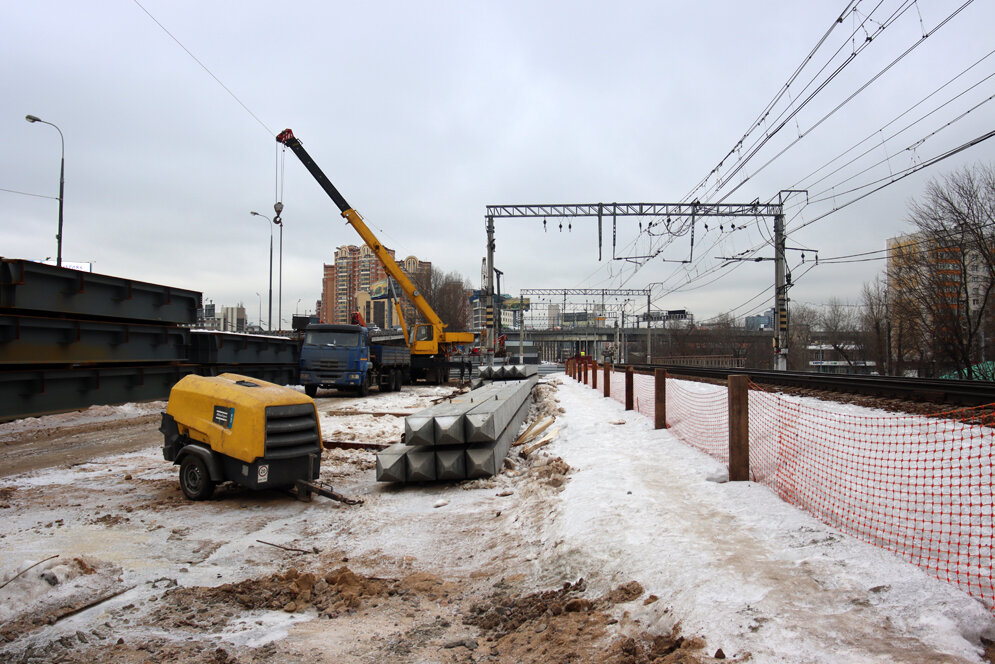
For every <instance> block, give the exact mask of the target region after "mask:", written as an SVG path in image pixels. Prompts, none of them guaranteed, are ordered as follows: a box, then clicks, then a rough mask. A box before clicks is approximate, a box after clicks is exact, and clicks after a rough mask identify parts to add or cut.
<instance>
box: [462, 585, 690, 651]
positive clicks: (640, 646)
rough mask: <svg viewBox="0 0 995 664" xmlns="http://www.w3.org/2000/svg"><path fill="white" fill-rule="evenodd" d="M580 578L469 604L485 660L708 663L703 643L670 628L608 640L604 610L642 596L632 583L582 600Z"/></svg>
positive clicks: (608, 618)
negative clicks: (483, 638) (485, 647)
mask: <svg viewBox="0 0 995 664" xmlns="http://www.w3.org/2000/svg"><path fill="white" fill-rule="evenodd" d="M585 590H586V584H585V583H584V580H583V579H580V580H579V581H577V582H576V583H573V584H571V583H566V584H564V585H563V587H562V588H560V589H558V590H547V591H544V592H539V593H533V594H531V595H527V596H525V597H510V596H502V595H496V596H494V597H492V598H491V599H490V600H488V601H485V602H480V603H478V604H476V605H474V606H473V607H472V609H471V611H470V614H469V615H467V616H465V617H464V618H463V622H464V623H465V624H468V625H473V626H475V627H478V628H480V629H481V630H483V631H484V632H485V633H487V635H488V636H487V641H488V642H490V643H491V646H490V653H489V654H490V656H491V657H492V658H495V659H497V660H498V661H501V662H590V663H592V664H651V663H656V662H659V663H663V662H687V663H688V664H691V663H694V662H702V661H707V659H706V658H704V657H703V656H702V655H701V654H700V651H701V650H702V648H703V647H704V643H703V642H702V641H700V640H699V639H688V638H685V637H683V636H681V635H680V633H679V631H678V630H677V629H676V628H675V629H674V631H673V632H671V633H670V634H666V635H659V634H657V635H654V634H649V633H643V634H640V635H639V636H638V637H631V636H622V637H614V638H612V637H611V636H610V635H609V630H608V628H609V626H611V625H614V624H616V623H617V622H618V621H617V620H616V619H615V618H613V617H611V616H610V615H609V614H608V613H607V611H608V610H609V609H611V607H612V606H614V605H615V604H617V603H621V602H629V601H632V600H634V599H637V598H638V597H640V596H641V595H642V594H643V587H642V586H641V585H640V584H639V583H637V582H635V581H631V582H629V583H627V584H624V585H622V586H619V587H618V588H615V589H613V590H612V591H611V592H609V593H608V594H607V595H605V596H604V597H601V598H596V599H594V600H591V599H588V598H585V597H583V596H581V595H582V593H583V592H584V591H585Z"/></svg>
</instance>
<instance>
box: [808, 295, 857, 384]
mask: <svg viewBox="0 0 995 664" xmlns="http://www.w3.org/2000/svg"><path fill="white" fill-rule="evenodd" d="M816 320H817V324H818V326H819V327H820V328H821V329H822V332H823V335H824V339H825V342H826V343H827V344H829V345H830V346H832V348H833V350H835V351H836V353H837V354H838V355H839V356H840V357H841V358H843V361H844V362H846V363H847V366H849V367H853V363H854V360H855V359H857V358H856V355H857V353H858V352H859V351H860V345H861V344H860V340H859V337H860V334H859V326H858V320H859V318H858V315H857V310H856V308H855V307H853V306H851V305H850V304H849V303H847V302H843V301H842V300H840V299H839V298H835V297H832V298H829V301H828V302H827V303H826V306H825V307H824V308H823V309H822V311H820V312H819V314H818V317H817V319H816Z"/></svg>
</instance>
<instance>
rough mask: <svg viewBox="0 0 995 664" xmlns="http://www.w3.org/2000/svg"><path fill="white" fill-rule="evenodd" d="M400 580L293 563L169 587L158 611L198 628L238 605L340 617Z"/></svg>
mask: <svg viewBox="0 0 995 664" xmlns="http://www.w3.org/2000/svg"><path fill="white" fill-rule="evenodd" d="M397 586H398V582H397V581H396V580H392V579H378V578H374V577H367V576H363V575H361V574H356V573H355V572H353V571H352V570H350V569H349V568H348V567H339V568H337V569H335V570H332V571H331V572H328V573H326V574H324V575H321V574H320V573H318V574H316V573H314V572H301V571H299V570H297V569H296V568H290V569H289V570H287V571H286V572H283V573H282V574H273V575H270V576H266V577H261V578H255V579H246V580H245V581H240V582H238V583H227V584H224V585H221V586H217V587H214V588H202V587H194V588H177V589H175V590H172V591H170V592H168V593H166V595H165V596H164V597H163V601H164V604H165V606H162V607H160V608H159V609H158V611H157V614H156V616H155V617H156V619H157V620H159V621H166V622H169V623H171V624H172V625H173V626H175V627H195V628H203V627H206V626H211V627H217V626H219V625H222V624H225V623H227V622H228V620H229V619H230V618H231V616H232V615H233V612H232V610H231V609H233V608H238V609H249V610H261V609H266V610H271V611H272V610H282V611H286V612H288V613H296V612H300V611H305V610H309V609H313V610H315V611H317V612H318V613H319V615H322V616H326V617H329V618H335V617H338V615H339V614H341V613H343V612H346V611H357V610H360V609H362V608H363V606H364V600H368V599H370V598H374V597H382V596H385V595H387V594H391V595H393V594H396V592H397V590H396V588H397ZM226 606H227V607H228V608H225V607H226Z"/></svg>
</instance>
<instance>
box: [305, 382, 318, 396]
mask: <svg viewBox="0 0 995 664" xmlns="http://www.w3.org/2000/svg"><path fill="white" fill-rule="evenodd" d="M304 394H306V395H308V396H309V397H311V398H312V399H313V398H314V397H315V396H317V394H318V386H317V385H305V386H304Z"/></svg>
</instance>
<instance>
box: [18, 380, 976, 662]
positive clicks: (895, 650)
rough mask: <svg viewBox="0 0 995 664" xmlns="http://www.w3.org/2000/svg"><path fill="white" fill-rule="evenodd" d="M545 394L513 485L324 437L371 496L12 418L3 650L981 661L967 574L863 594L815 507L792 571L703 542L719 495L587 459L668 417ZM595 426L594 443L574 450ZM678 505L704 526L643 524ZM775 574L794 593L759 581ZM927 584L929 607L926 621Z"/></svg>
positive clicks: (148, 423)
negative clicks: (217, 481)
mask: <svg viewBox="0 0 995 664" xmlns="http://www.w3.org/2000/svg"><path fill="white" fill-rule="evenodd" d="M454 389H455V388H452V387H405V388H404V390H403V391H402V392H400V393H392V394H383V395H380V394H373V395H371V396H370V397H368V398H366V399H357V398H354V397H350V396H343V395H337V394H335V393H333V392H321V393H320V394H319V398H318V399H317V404H318V409H319V412H320V413H321V425H322V434H323V438H325V439H326V440H338V441H357V442H368V443H390V442H395V441H397V440H399V439H400V436H401V433H402V432H403V414H404V413H410V412H415V411H417V410H420V409H421V408H424V407H427V406H428V405H430V404H431V403H432V402H433V400H437V399H440V398H444V397H445V396H446V395H447V394H450V393H451V392H452V391H453V390H454ZM536 395H537V401H536V405H535V406H534V408H533V413H532V415H531V417H530V419H529V420H528V421H527V422H526V424H528V423H529V422H532V421H535V420H537V419H540V420H541V419H546V420H548V419H550V418H552V417H556V418H557V421H556V423H554V424H553V425H551V426H550V428H549V429H547V434H551V435H550V436H549V440H550V441H551V444H549V445H547V446H545V447H542V448H541V449H536V450H535V451H533V452H531V453H530V454H529V455H528V457H526V458H523V457H522V456H521V455H520V454H519V450H521V449H522V448H520V447H519V448H515V449H514V450H513V451H512V454H511V456H510V458H509V461H508V463H507V467H506V469H505V471H504V472H503V473H502V474H501V475H499V476H498V477H494V478H488V479H478V480H473V481H465V482H461V483H432V484H424V485H387V484H380V483H377V482H376V481H375V452H374V451H372V450H363V449H348V450H346V449H330V450H326V451H325V453H324V456H323V459H322V473H321V478H322V481H323V482H326V483H329V484H331V485H333V486H334V488H335V490H336V491H338V492H340V493H342V494H344V495H346V496H348V497H351V498H358V499H361V500H362V501H363V503H362V504H360V505H355V506H349V505H344V504H342V503H338V502H334V501H331V500H328V499H325V498H315V500H314V501H312V502H310V503H305V502H300V501H297V500H295V499H294V498H293V497H291V496H290V495H288V494H286V493H282V492H278V491H260V492H253V491H249V490H245V489H242V488H239V487H236V486H233V485H223V486H221V487H219V489H218V490H217V492H216V495H215V497H214V498H213V499H212V500H209V501H205V502H192V501H189V500H186V499H185V498H184V496H183V494H182V493H181V491H180V488H179V484H178V482H177V472H176V468H175V467H174V466H172V465H171V464H170V463H168V462H165V461H163V459H162V454H161V434H160V433H159V432H158V425H159V415H158V413H159V412H160V411H161V410H162V409H163V408H164V407H165V403H164V402H158V403H148V404H132V405H128V406H123V407H114V408H111V407H98V408H93V409H90V410H89V411H85V412H83V413H79V414H67V415H56V416H49V417H46V418H39V419H32V420H23V421H16V422H11V423H7V424H3V425H0V518H2V526H0V561H2V562H0V583H3V584H4V585H3V586H2V587H0V661H4V662H11V663H21V662H71V663H76V662H78V663H84V662H86V663H87V664H89V663H92V662H97V661H99V662H112V663H132V662H134V663H144V662H164V661H169V662H179V663H192V662H205V663H207V662H210V663H217V664H231V663H234V662H241V663H245V664H249V663H253V662H301V663H304V662H308V663H320V662H340V663H344V664H349V663H360V662H363V663H367V662H370V663H372V662H384V661H392V662H411V663H416V662H425V663H429V662H438V663H450V662H496V663H509V664H510V663H511V662H597V663H601V662H612V663H615V662H617V663H620V664H621V663H633V664H635V663H643V662H712V661H759V662H766V661H778V662H781V661H783V662H824V661H825V662H828V661H882V662H883V661H908V662H978V661H984V659H983V658H984V654H983V645H982V644H983V641H982V637H983V636H985V635H987V636H991V635H992V622H991V615H990V613H989V612H988V611H987V610H986V609H984V608H982V607H973V605H972V601H973V600H971V599H970V598H967V597H966V596H965V597H963V598H962V597H960V595H959V594H958V593H959V591H955V590H949V591H948V590H946V589H944V586H942V585H941V584H939V582H936V581H935V580H928V579H926V577H925V576H924V575H919V576H917V575H916V572H915V568H912V567H911V566H905V565H904V564H896V567H895V569H894V570H893V569H892V568H890V567H888V568H887V569H885V568H884V567H882V566H879V567H877V568H875V567H874V565H873V561H872V562H871V563H866V564H864V567H869V568H873V569H872V572H873V573H874V574H877V575H879V576H881V577H882V578H884V579H885V581H882V585H880V586H874V582H872V581H867V582H866V583H864V585H866V586H867V587H866V588H861V587H858V586H859V585H861V584H860V583H857V582H856V581H854V579H856V578H858V577H857V575H858V574H862V573H864V572H866V570H863V571H861V572H859V573H858V572H854V573H853V575H852V576H844V577H843V578H842V579H841V578H840V577H839V576H834V575H836V574H838V573H839V570H841V569H844V568H845V567H846V565H848V564H851V565H852V561H854V560H856V559H861V560H863V559H865V558H866V557H867V555H868V554H867V551H866V550H865V549H863V548H860V547H859V546H857V545H853V544H852V543H846V542H844V543H843V544H842V545H841V544H840V540H841V539H842V538H841V537H840V536H839V535H838V534H835V533H834V532H833V531H831V530H830V529H828V528H824V527H819V526H815V525H813V522H811V521H810V520H808V518H807V517H798V518H797V520H795V519H794V517H792V518H783V517H781V518H779V526H778V527H780V528H786V529H791V530H792V532H793V533H794V534H793V535H792V537H794V538H795V539H792V540H790V541H791V542H797V544H798V546H799V547H800V548H802V549H804V551H805V555H804V560H803V559H802V558H794V555H795V554H794V553H793V548H792V547H789V546H788V545H780V544H779V545H775V546H772V550H773V553H772V554H769V553H768V554H764V555H766V556H767V557H769V558H772V559H775V560H780V563H783V565H782V567H780V568H778V569H775V565H774V564H773V563H771V564H769V565H768V564H767V563H764V565H760V566H758V565H756V564H755V563H756V560H755V558H757V557H758V556H759V555H760V554H759V553H758V550H759V548H761V547H760V546H759V545H757V544H756V542H754V541H752V540H751V541H750V542H747V538H748V535H738V534H736V533H735V532H733V530H734V527H735V524H734V523H732V522H731V521H729V523H728V525H729V527H730V532H729V534H728V535H727V536H726V537H725V538H723V541H717V542H716V541H707V534H706V532H705V530H706V529H705V526H704V525H701V524H703V523H704V522H706V521H708V520H709V519H710V518H711V517H709V516H707V515H706V514H705V513H706V511H708V509H709V508H708V506H699V507H698V508H695V507H694V506H691V505H690V502H687V504H685V503H682V502H681V501H682V500H684V499H683V498H682V496H683V495H684V494H686V493H687V490H685V489H684V488H681V487H680V486H670V487H666V486H664V485H663V484H664V483H661V481H660V480H658V479H653V478H650V481H649V483H647V478H646V477H642V478H640V477H637V476H636V475H632V474H630V473H628V472H623V473H621V474H619V475H617V476H608V477H607V478H605V477H599V476H597V474H596V471H597V469H598V468H608V467H609V466H610V464H605V463H603V462H601V461H600V460H599V459H598V458H597V457H596V456H593V457H592V456H590V455H591V454H594V455H597V454H600V453H601V452H599V451H597V450H599V449H601V448H605V452H609V451H610V450H609V449H608V448H609V447H610V446H612V445H614V446H617V447H616V449H617V450H619V453H624V441H633V442H638V441H639V439H640V438H647V437H648V436H650V435H656V434H653V432H652V431H651V426H650V425H649V424H647V423H646V422H642V421H640V418H641V416H638V415H634V414H632V413H624V412H623V411H621V410H620V409H621V406H620V405H619V404H617V403H615V402H611V401H608V400H600V399H598V397H597V395H596V394H594V393H593V391H591V390H590V389H586V391H585V388H582V387H578V386H577V385H576V384H574V383H573V382H572V381H570V380H569V379H565V378H564V377H563V376H562V374H560V375H559V376H558V377H557V376H553V377H550V378H547V379H544V380H543V381H542V383H541V384H540V385H539V387H538V388H537V390H536ZM560 397H563V398H562V399H561V398H560ZM579 411H586V412H584V416H583V417H581V418H579V419H573V420H572V419H571V413H576V412H579ZM595 411H597V412H595ZM641 419H645V418H641ZM658 433H659V435H666V434H665V433H664V432H658ZM582 439H583V440H586V441H589V447H587V448H583V447H578V456H577V458H576V460H572V459H571V456H570V454H569V453H568V452H569V450H570V449H571V448H570V445H571V442H572V441H579V440H582ZM668 444H669V443H668ZM599 446H600V447H599ZM584 449H587V450H588V452H584ZM674 449H676V448H674ZM664 452H665V456H666V458H667V459H668V461H667V462H666V463H668V464H671V463H672V464H676V465H677V466H680V465H681V464H691V463H695V464H698V465H702V464H704V465H705V468H704V470H703V471H702V476H701V477H695V478H693V482H692V484H693V485H695V486H697V485H701V487H700V490H704V491H716V492H721V491H726V488H725V487H731V485H729V484H720V483H716V482H715V481H713V480H712V479H709V478H705V477H704V475H706V474H708V473H713V474H714V472H715V468H713V467H712V466H710V465H708V464H707V463H706V462H704V461H702V459H703V457H701V456H700V455H697V453H695V452H693V451H690V450H689V451H688V452H687V454H686V455H685V456H680V455H684V453H683V452H680V453H679V454H677V455H675V452H674V450H672V449H669V448H668V450H664ZM585 455H586V456H585ZM695 455H697V456H695ZM572 463H577V464H580V466H581V467H584V468H590V469H591V474H588V475H583V474H579V473H578V472H577V471H578V469H577V468H574V467H572V465H571V464H572ZM653 463H655V464H658V463H660V460H658V459H654V460H653ZM585 478H586V479H585ZM571 483H574V484H573V486H571ZM593 486H598V487H601V491H602V493H599V492H598V491H596V490H593V489H592V488H591V487H593ZM651 486H654V487H655V489H657V490H659V491H660V495H650V494H647V493H646V491H647V489H648V488H650V487H651ZM750 486H752V485H750ZM692 488H693V487H692ZM694 490H695V491H697V490H699V489H694ZM735 490H736V491H740V489H735ZM571 491H572V493H571ZM633 494H635V495H633ZM716 495H718V494H716ZM606 496H607V498H606ZM734 498H735V496H734ZM723 500H724V498H723ZM764 500H766V498H765V499H764ZM564 501H569V505H568V504H567V503H566V502H564ZM662 501H669V502H671V503H673V504H674V506H675V508H677V509H680V510H682V511H684V512H688V511H690V512H691V513H690V514H689V515H688V521H687V522H683V521H681V522H678V521H676V520H675V519H673V518H670V517H667V518H664V519H663V522H656V523H644V524H641V525H640V524H635V523H631V522H629V521H628V519H629V518H630V517H628V516H626V515H641V514H644V513H645V509H646V505H647V504H649V505H651V506H652V505H657V503H660V502H662ZM685 502H686V501H685ZM637 503H638V504H640V505H642V507H636V505H637ZM654 509H656V508H654ZM733 511H735V510H733ZM722 518H724V519H726V518H729V517H725V516H723V517H722ZM799 524H801V525H800V526H799ZM653 537H663V538H666V539H667V540H669V541H674V542H676V543H677V548H676V549H674V548H670V549H668V548H665V546H664V545H662V544H661V543H660V542H657V541H654V540H653ZM696 540H701V541H699V542H698V543H697V544H695V543H694V542H695V541H696ZM803 540H804V541H803ZM792 546H793V545H792ZM855 546H857V548H856V549H854V547H855ZM834 547H835V549H834ZM841 547H842V548H841ZM706 549H709V550H711V551H712V554H713V555H712V556H711V557H713V558H715V559H717V560H718V564H720V565H725V566H726V567H727V568H729V569H740V568H742V569H744V570H745V569H746V568H747V567H749V568H751V569H749V570H748V571H744V572H743V573H744V574H746V575H747V576H749V577H750V579H749V583H748V584H746V585H745V587H730V588H729V589H728V592H729V593H730V594H731V595H732V596H733V600H732V601H728V602H725V603H724V602H723V600H722V599H721V598H713V597H712V595H714V594H715V588H714V587H712V586H710V585H709V583H710V581H709V580H708V578H709V577H716V575H715V574H714V573H711V572H709V568H708V567H707V566H706V565H705V564H704V563H702V562H700V561H699V559H700V558H702V557H703V556H704V557H705V558H708V557H709V556H708V555H706V554H703V553H702V551H704V550H706ZM789 549H791V551H792V552H790V555H789ZM833 550H837V551H843V553H840V554H838V555H836V558H838V559H840V560H842V562H840V563H839V565H838V566H836V562H834V561H835V560H836V559H834V558H833V557H832V555H831V551H833ZM675 551H678V552H682V553H680V554H675ZM684 554H686V555H687V557H688V559H687V562H686V563H685V564H682V562H681V561H680V560H676V559H675V558H676V557H679V556H680V555H684ZM737 556H740V557H741V559H740V560H735V559H734V558H735V557H737ZM871 557H872V558H873V556H871ZM827 561H828V562H827ZM713 562H714V561H713ZM710 564H711V563H710ZM889 564H890V563H889ZM758 567H759V569H758ZM906 568H908V569H906ZM647 569H655V570H656V571H654V572H653V573H648V572H647V571H646V570H647ZM673 570H681V571H679V572H675V571H673ZM883 570H884V571H883ZM895 570H897V571H895ZM630 571H631V573H628V572H630ZM696 574H697V575H698V576H695V575H696ZM759 576H763V577H764V580H763V583H778V584H782V586H783V587H782V586H778V587H776V588H774V589H773V590H771V589H761V588H760V587H759V586H760V584H761V581H760V580H758V578H757V577H759ZM767 577H770V579H774V581H770V579H768V578H767ZM906 577H908V579H906ZM860 578H861V579H862V578H863V577H860ZM715 582H717V583H724V580H723V578H722V577H721V575H718V578H716V579H715ZM861 583H863V581H862V580H861ZM904 585H908V586H909V587H914V588H916V590H915V591H914V592H912V591H908V592H907V591H906V590H904ZM781 592H786V596H785V597H780V598H778V597H773V599H772V597H771V596H774V595H777V594H778V593H781ZM822 592H825V593H828V595H830V596H831V599H826V598H823V599H819V598H818V597H817V596H818V594H819V593H822ZM808 593H811V594H812V596H808ZM910 596H912V597H911V598H910ZM899 602H905V603H906V604H907V605H905V606H901V607H898V608H895V606H893V605H894V604H896V603H899ZM917 602H924V603H932V604H934V605H938V606H934V607H933V608H932V609H930V611H931V612H928V613H927V614H926V615H925V617H924V618H923V617H922V615H921V612H920V613H919V615H920V619H919V621H918V622H917V619H916V618H915V617H914V615H915V614H917V612H918V611H919V609H918V607H917V606H916V603H917ZM798 603H801V604H803V606H801V607H797V608H796V607H795V606H794V605H795V604H798ZM710 604H712V605H714V607H713V609H711V610H710V609H709V605H710ZM785 607H789V609H790V610H789V609H786V608H785ZM972 607H973V608H972ZM847 611H850V612H852V613H853V616H852V617H851V618H849V619H846V618H844V617H843V615H842V614H844V613H846V612H847ZM723 612H725V613H723ZM782 613H784V614H786V616H782V615H780V614H782ZM729 616H733V618H730V617H729ZM806 620H807V621H808V623H806ZM710 621H712V622H710ZM716 621H717V622H719V623H721V624H726V623H728V625H727V628H725V629H722V628H719V629H716V628H714V627H712V626H711V625H712V624H713V623H714V622H716ZM732 623H736V624H732ZM940 623H942V625H940ZM937 625H940V626H937ZM854 653H857V656H855V655H854ZM860 653H866V654H867V655H868V658H867V659H862V658H861V657H860V656H859V655H860ZM838 655H839V657H838Z"/></svg>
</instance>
